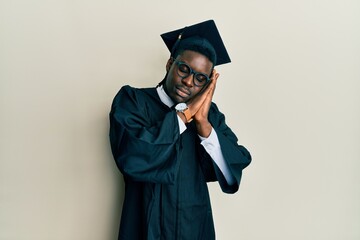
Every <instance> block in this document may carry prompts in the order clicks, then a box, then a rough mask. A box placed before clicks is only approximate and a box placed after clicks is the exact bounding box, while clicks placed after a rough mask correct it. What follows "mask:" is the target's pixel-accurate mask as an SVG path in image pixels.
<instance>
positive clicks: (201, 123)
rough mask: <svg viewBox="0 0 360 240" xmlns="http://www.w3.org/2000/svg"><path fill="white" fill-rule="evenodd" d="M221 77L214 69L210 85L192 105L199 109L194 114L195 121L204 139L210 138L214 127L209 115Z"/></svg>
mask: <svg viewBox="0 0 360 240" xmlns="http://www.w3.org/2000/svg"><path fill="white" fill-rule="evenodd" d="M219 75H220V74H219V73H217V72H216V70H215V69H214V70H213V72H212V77H211V80H210V83H209V84H208V86H207V87H206V89H204V91H203V92H202V94H201V95H200V96H199V97H198V99H195V98H194V100H195V101H194V102H195V103H191V104H194V106H196V107H198V109H197V111H195V112H194V114H193V119H194V121H195V124H196V128H197V132H198V134H199V135H200V136H203V137H208V136H209V135H210V133H211V129H212V126H211V124H210V123H209V121H208V114H209V109H210V106H211V102H212V98H213V96H214V92H215V88H216V83H217V79H218V77H219ZM188 106H189V105H188ZM191 107H193V106H191ZM194 109H195V107H194ZM190 111H191V113H193V112H192V111H193V110H192V109H190Z"/></svg>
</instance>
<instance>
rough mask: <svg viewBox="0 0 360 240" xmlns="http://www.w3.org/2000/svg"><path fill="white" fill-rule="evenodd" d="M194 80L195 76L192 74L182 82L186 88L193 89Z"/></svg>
mask: <svg viewBox="0 0 360 240" xmlns="http://www.w3.org/2000/svg"><path fill="white" fill-rule="evenodd" d="M193 78H194V74H190V75H189V76H187V77H185V78H183V79H182V80H181V81H182V83H183V84H184V85H185V86H187V87H192V86H193V83H194V81H193Z"/></svg>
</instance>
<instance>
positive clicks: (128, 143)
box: [110, 86, 251, 240]
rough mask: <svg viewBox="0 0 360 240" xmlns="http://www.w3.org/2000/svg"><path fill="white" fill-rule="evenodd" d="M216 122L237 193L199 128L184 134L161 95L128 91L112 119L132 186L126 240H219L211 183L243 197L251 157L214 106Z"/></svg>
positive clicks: (124, 221)
mask: <svg viewBox="0 0 360 240" xmlns="http://www.w3.org/2000/svg"><path fill="white" fill-rule="evenodd" d="M208 119H209V121H210V123H211V125H212V126H213V128H214V130H215V131H216V133H217V136H218V139H219V142H220V146H221V150H222V153H223V156H224V159H225V161H226V162H227V164H228V166H229V168H230V172H231V174H232V176H233V178H234V179H236V183H235V184H234V185H232V186H229V185H228V184H227V182H226V180H225V178H224V176H223V174H222V173H221V171H220V169H219V168H218V167H217V165H216V164H215V163H214V161H213V160H212V159H211V157H210V156H209V155H208V154H207V152H206V151H205V149H204V148H203V146H202V145H201V144H200V139H199V137H198V135H197V132H196V128H195V125H194V123H193V122H192V123H190V124H187V129H186V130H185V131H184V132H183V133H182V134H180V132H179V124H178V120H177V113H176V112H175V110H174V109H171V108H169V107H167V106H166V105H165V104H163V103H162V102H161V100H160V98H159V96H158V94H157V91H156V88H144V89H136V88H132V87H130V86H124V87H122V88H121V89H120V91H119V92H118V94H117V95H116V96H115V98H114V100H113V104H112V108H111V112H110V142H111V148H112V153H113V156H114V159H115V161H116V164H117V166H118V167H119V169H120V171H121V172H122V174H123V176H124V181H125V198H124V203H123V209H122V216H121V223H120V231H119V239H122V240H142V239H147V240H155V239H159V240H163V239H164V240H173V239H174V240H175V239H176V240H180V239H181V240H196V239H199V240H212V239H215V230H214V224H213V218H212V211H211V205H210V199H209V192H208V188H207V182H209V181H218V182H219V184H220V186H221V189H222V191H223V192H226V193H234V192H236V191H237V190H238V188H239V184H240V179H241V175H242V169H244V168H245V167H246V166H247V165H248V164H249V163H250V161H251V157H250V154H249V152H248V151H247V150H246V149H245V148H244V147H243V146H240V145H238V144H237V138H236V136H235V134H234V133H233V132H232V131H231V129H230V128H229V127H228V126H227V125H226V124H225V118H224V115H223V114H222V113H221V112H219V110H218V108H217V106H216V105H215V104H214V103H212V105H211V108H210V111H209V116H208Z"/></svg>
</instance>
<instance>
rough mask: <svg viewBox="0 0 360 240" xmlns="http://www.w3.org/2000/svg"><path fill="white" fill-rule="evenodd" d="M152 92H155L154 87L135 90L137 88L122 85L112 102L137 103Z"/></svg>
mask: <svg viewBox="0 0 360 240" xmlns="http://www.w3.org/2000/svg"><path fill="white" fill-rule="evenodd" d="M152 92H156V88H155V87H152V88H137V87H132V86H130V85H124V86H122V87H121V88H120V90H119V91H118V93H117V94H116V96H115V98H114V102H117V101H120V100H122V101H124V100H125V99H127V100H133V101H138V100H139V99H143V98H146V96H147V95H149V94H150V93H152Z"/></svg>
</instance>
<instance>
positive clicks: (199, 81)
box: [175, 61, 210, 87]
mask: <svg viewBox="0 0 360 240" xmlns="http://www.w3.org/2000/svg"><path fill="white" fill-rule="evenodd" d="M175 63H176V65H177V74H178V75H179V77H181V78H182V79H184V78H187V77H188V76H190V75H191V74H194V77H193V82H194V84H195V85H196V86H198V87H202V86H204V85H205V84H206V83H207V82H209V81H210V78H209V76H208V75H206V74H205V73H199V72H195V71H194V70H193V69H192V68H191V67H190V66H189V65H187V64H186V63H184V62H181V61H176V62H175Z"/></svg>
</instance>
